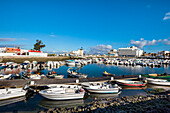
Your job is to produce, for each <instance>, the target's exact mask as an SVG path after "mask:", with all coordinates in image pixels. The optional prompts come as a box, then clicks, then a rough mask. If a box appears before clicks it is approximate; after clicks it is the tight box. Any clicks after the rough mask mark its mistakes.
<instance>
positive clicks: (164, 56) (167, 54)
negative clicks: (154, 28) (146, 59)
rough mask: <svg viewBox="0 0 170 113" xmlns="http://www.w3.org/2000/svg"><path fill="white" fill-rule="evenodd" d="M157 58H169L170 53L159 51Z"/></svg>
mask: <svg viewBox="0 0 170 113" xmlns="http://www.w3.org/2000/svg"><path fill="white" fill-rule="evenodd" d="M157 56H158V57H161V58H170V51H160V52H158V54H157Z"/></svg>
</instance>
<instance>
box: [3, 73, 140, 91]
mask: <svg viewBox="0 0 170 113" xmlns="http://www.w3.org/2000/svg"><path fill="white" fill-rule="evenodd" d="M126 78H138V75H120V76H115V77H114V79H126ZM111 79H112V78H111V77H110V76H109V77H90V78H79V79H78V78H66V79H39V80H33V79H26V80H1V81H0V88H3V87H23V86H25V84H27V83H29V82H31V81H34V83H35V84H34V85H36V86H43V85H47V84H76V81H77V80H78V83H77V84H79V83H82V82H97V81H108V80H111Z"/></svg>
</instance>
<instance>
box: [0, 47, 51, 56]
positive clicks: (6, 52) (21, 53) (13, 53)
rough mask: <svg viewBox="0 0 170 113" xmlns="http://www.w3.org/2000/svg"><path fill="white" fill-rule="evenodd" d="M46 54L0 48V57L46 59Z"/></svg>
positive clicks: (35, 51)
mask: <svg viewBox="0 0 170 113" xmlns="http://www.w3.org/2000/svg"><path fill="white" fill-rule="evenodd" d="M47 55H48V54H47V53H43V52H42V51H37V50H25V49H20V48H19V47H17V48H9V47H4V48H0V56H23V57H24V56H30V57H47Z"/></svg>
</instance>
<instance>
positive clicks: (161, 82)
mask: <svg viewBox="0 0 170 113" xmlns="http://www.w3.org/2000/svg"><path fill="white" fill-rule="evenodd" d="M146 80H147V82H148V83H150V84H155V85H163V86H170V79H168V80H165V79H154V78H146Z"/></svg>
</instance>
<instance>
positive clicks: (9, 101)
mask: <svg viewBox="0 0 170 113" xmlns="http://www.w3.org/2000/svg"><path fill="white" fill-rule="evenodd" d="M24 100H25V96H23V97H18V98H12V99H7V100H1V101H0V106H5V105H9V104H12V103H16V102H20V101H24Z"/></svg>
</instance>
